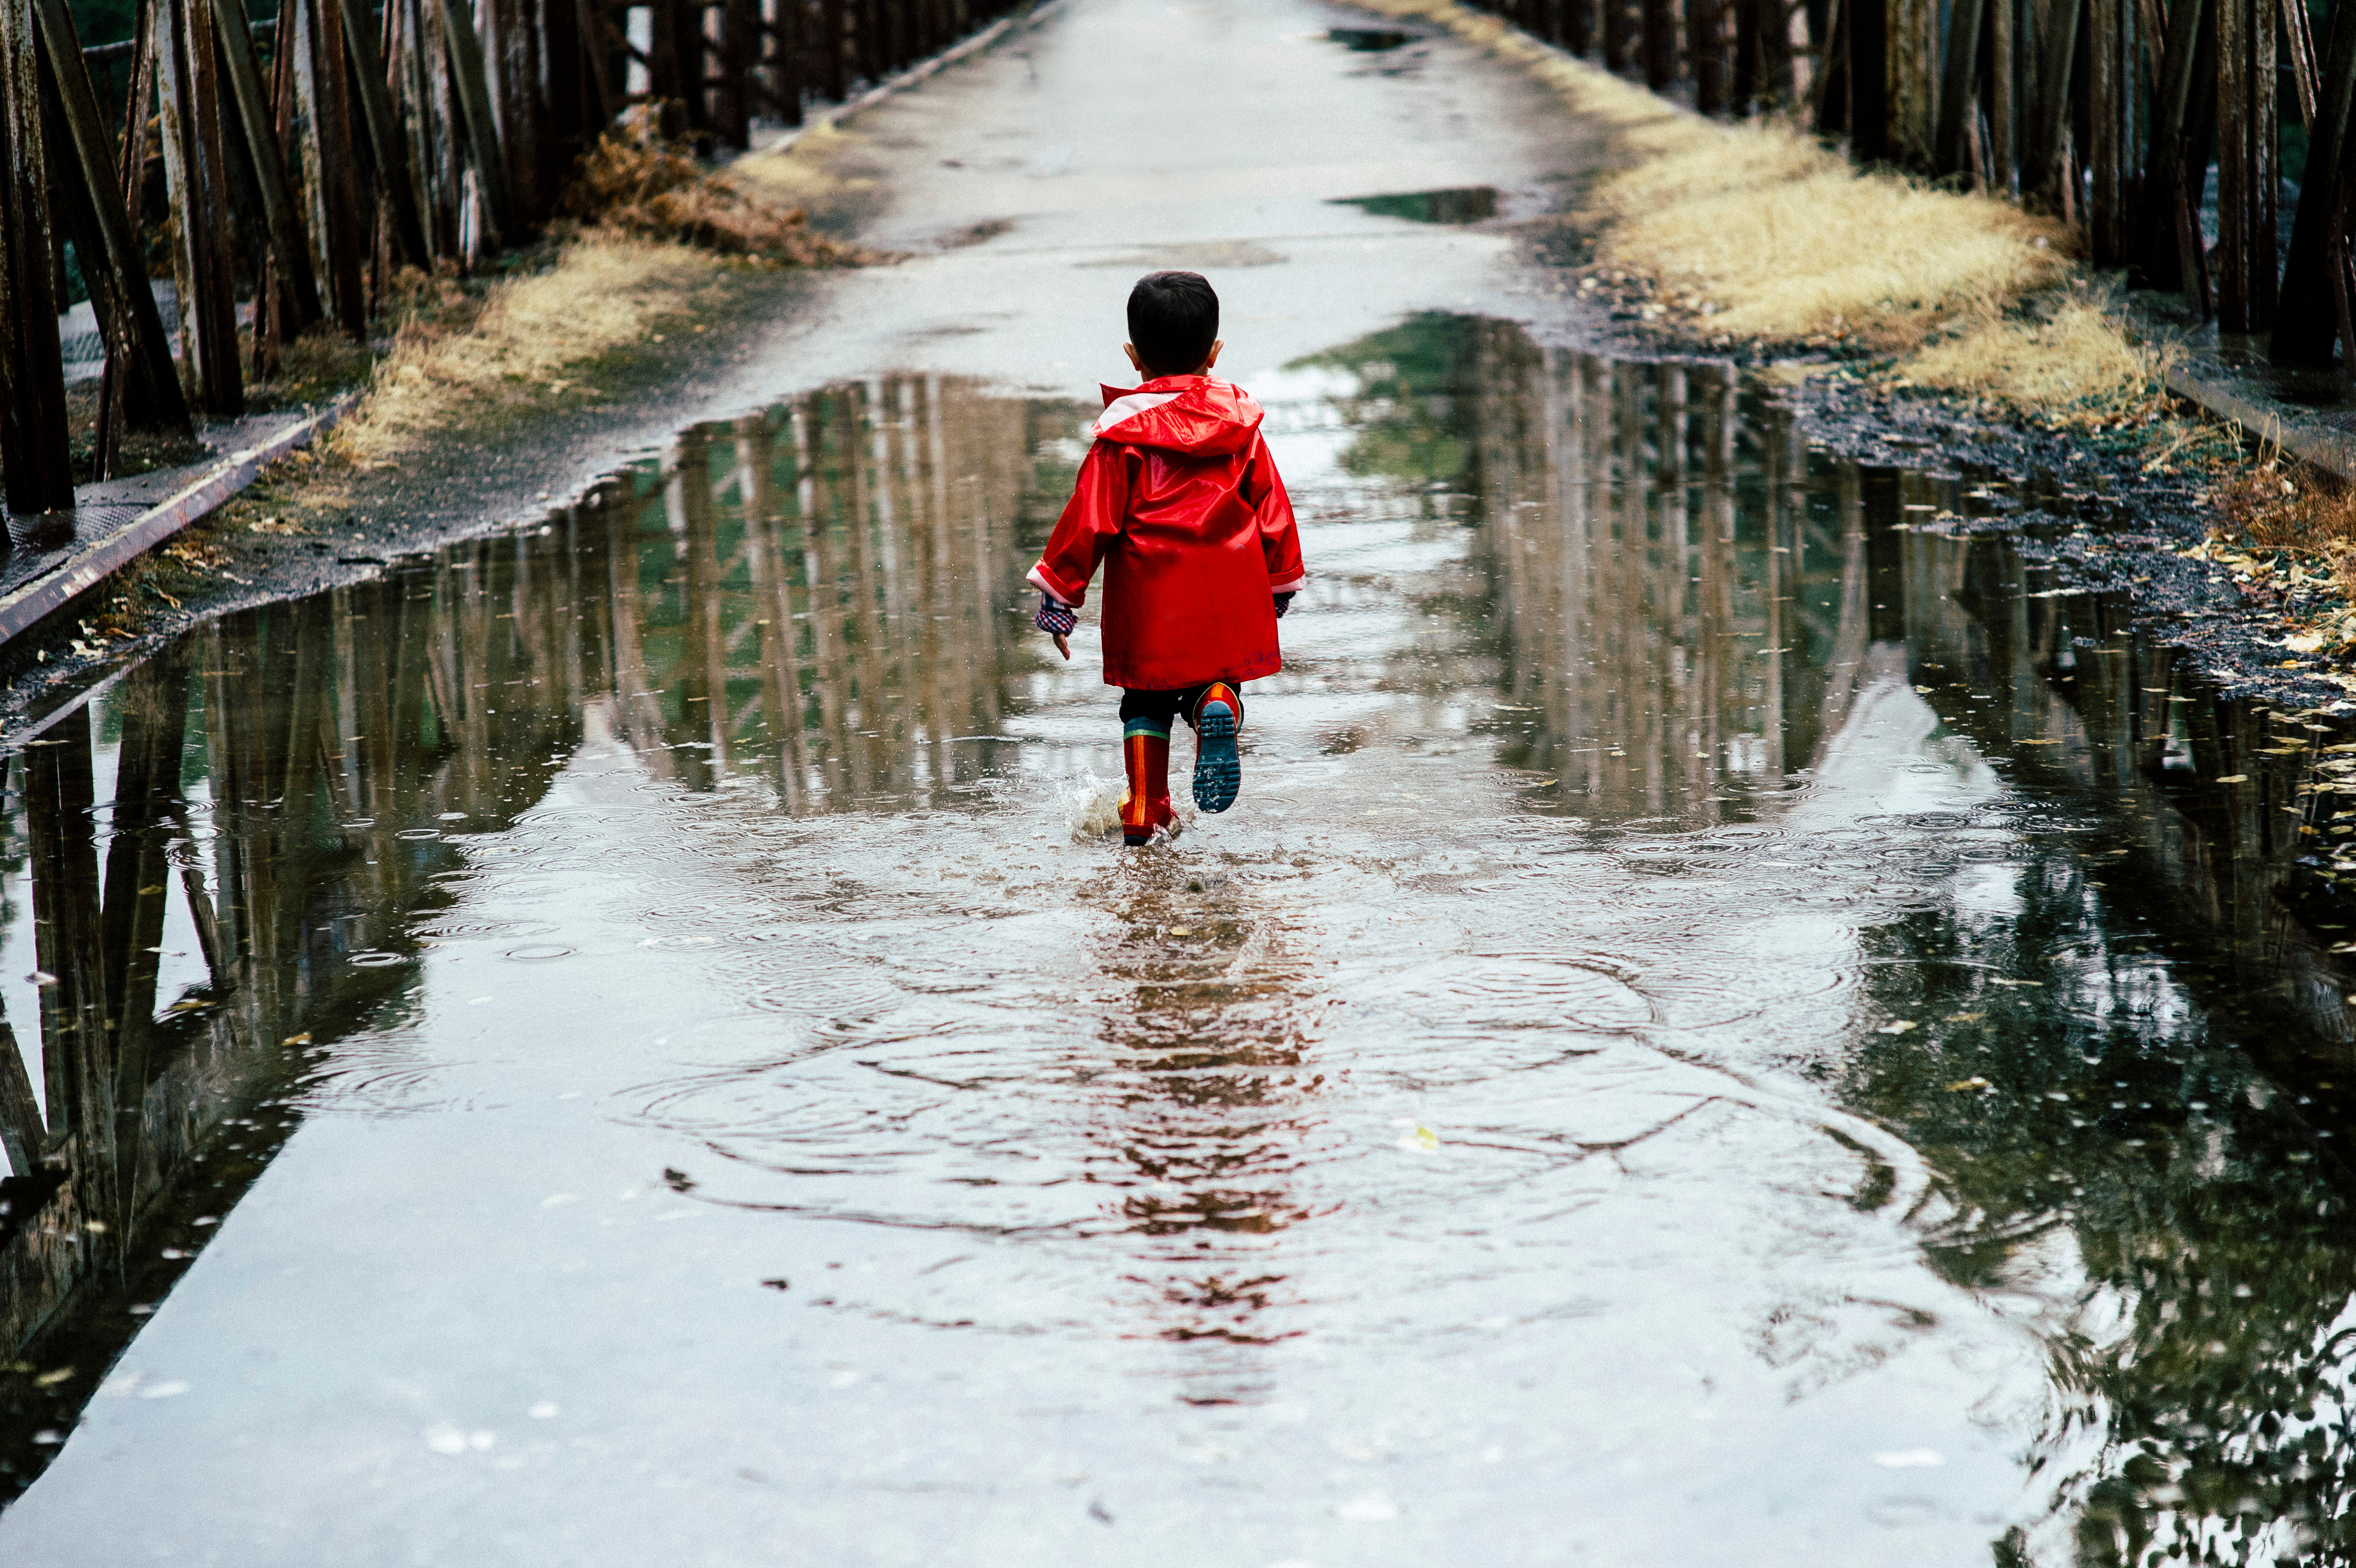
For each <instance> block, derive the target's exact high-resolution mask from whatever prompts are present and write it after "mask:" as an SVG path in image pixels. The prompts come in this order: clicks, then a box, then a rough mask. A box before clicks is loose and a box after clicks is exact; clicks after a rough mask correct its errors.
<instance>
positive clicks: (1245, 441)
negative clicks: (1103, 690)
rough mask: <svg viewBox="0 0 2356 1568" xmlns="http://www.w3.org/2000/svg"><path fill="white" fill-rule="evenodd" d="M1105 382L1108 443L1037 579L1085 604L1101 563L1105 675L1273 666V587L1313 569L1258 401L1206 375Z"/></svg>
mask: <svg viewBox="0 0 2356 1568" xmlns="http://www.w3.org/2000/svg"><path fill="white" fill-rule="evenodd" d="M1103 390H1104V398H1105V411H1104V413H1103V414H1102V416H1100V417H1099V418H1098V421H1097V422H1096V426H1095V428H1094V430H1093V431H1092V432H1091V433H1092V434H1094V435H1095V437H1096V444H1094V445H1093V446H1091V447H1089V448H1088V455H1087V460H1086V461H1084V462H1083V463H1082V464H1080V477H1079V483H1078V484H1076V485H1074V486H1073V488H1072V498H1071V500H1070V501H1069V502H1067V503H1066V505H1065V507H1064V515H1063V517H1061V518H1060V519H1058V520H1057V522H1056V524H1055V537H1054V538H1052V539H1049V540H1048V541H1047V549H1046V553H1045V554H1044V555H1042V556H1041V557H1040V558H1039V564H1038V565H1036V566H1034V567H1033V568H1032V569H1031V581H1033V582H1034V583H1036V584H1037V585H1038V586H1039V588H1040V589H1041V590H1042V591H1043V592H1046V593H1047V594H1049V595H1050V596H1052V597H1054V598H1055V599H1057V600H1059V601H1061V602H1062V603H1066V604H1068V605H1071V606H1073V607H1074V608H1077V607H1078V606H1079V605H1080V604H1082V603H1086V601H1087V595H1088V580H1089V579H1090V578H1092V577H1094V576H1095V575H1096V571H1097V567H1098V563H1099V562H1101V563H1102V564H1103V566H1104V569H1105V603H1104V677H1105V684H1106V685H1107V686H1122V687H1128V688H1130V689H1131V690H1136V691H1176V690H1179V689H1181V688H1184V687H1189V686H1198V685H1200V684H1202V683H1203V682H1205V681H1212V680H1228V681H1246V680H1257V679H1258V678H1259V677H1262V676H1268V675H1274V674H1275V673H1276V672H1277V671H1278V670H1280V669H1281V668H1283V667H1284V660H1283V657H1282V656H1280V654H1279V653H1278V651H1277V645H1276V606H1275V603H1274V602H1273V600H1272V598H1271V595H1273V594H1278V593H1290V592H1295V591H1297V590H1298V589H1299V588H1300V587H1301V581H1302V579H1303V578H1304V576H1305V575H1306V574H1305V572H1304V571H1303V570H1302V568H1301V538H1300V535H1299V534H1298V532H1297V531H1295V529H1294V528H1293V525H1292V501H1291V498H1290V496H1286V495H1285V493H1284V481H1283V480H1282V479H1280V478H1279V477H1278V476H1277V472H1276V461H1275V459H1273V458H1271V457H1270V456H1269V451H1268V443H1267V442H1265V441H1263V440H1261V439H1260V433H1259V421H1260V419H1261V417H1262V413H1261V410H1260V406H1259V405H1258V403H1256V402H1253V401H1252V400H1251V399H1250V398H1248V397H1247V396H1245V395H1244V392H1243V389H1241V388H1239V387H1237V386H1235V385H1234V384H1232V383H1230V382H1226V381H1217V380H1214V379H1211V378H1210V377H1208V376H1163V377H1162V378H1160V379H1156V380H1151V381H1148V382H1147V383H1145V385H1143V386H1142V387H1140V388H1138V389H1136V390H1135V391H1133V392H1129V391H1123V390H1121V389H1119V388H1117V387H1107V388H1105V389H1103Z"/></svg>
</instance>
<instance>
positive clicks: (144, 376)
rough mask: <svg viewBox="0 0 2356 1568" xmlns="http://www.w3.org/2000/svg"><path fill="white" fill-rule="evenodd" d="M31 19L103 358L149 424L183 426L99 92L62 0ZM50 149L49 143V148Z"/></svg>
mask: <svg viewBox="0 0 2356 1568" xmlns="http://www.w3.org/2000/svg"><path fill="white" fill-rule="evenodd" d="M33 8H34V19H35V21H36V23H37V26H38V27H39V28H40V33H41V43H42V47H43V48H44V50H45V51H46V52H47V55H48V66H49V70H50V75H51V80H52V84H53V86H54V88H55V91H56V100H55V102H56V108H57V110H58V112H59V119H60V121H61V122H62V123H63V126H64V129H65V132H66V137H67V141H68V142H69V144H70V146H71V149H72V154H73V156H72V159H71V162H70V165H68V166H65V167H60V168H59V170H58V174H59V178H58V179H57V180H56V182H55V183H56V184H57V185H58V186H59V187H61V188H62V189H63V191H64V192H65V194H66V197H67V200H68V203H69V206H70V208H72V209H73V211H72V215H73V216H74V217H75V218H77V219H80V221H79V222H77V223H75V224H74V228H75V229H76V233H75V236H74V250H75V252H76V254H77V256H78V257H79V259H80V263H81V270H82V275H83V277H84V278H86V279H87V280H88V281H89V283H90V284H91V304H92V306H93V308H94V309H95V311H96V312H97V315H98V316H99V325H100V327H101V329H102V331H103V333H104V335H105V337H106V352H107V357H108V358H109V359H110V360H111V361H112V362H114V363H116V364H117V365H119V366H120V367H121V368H122V369H123V371H125V372H127V373H128V374H129V375H130V376H131V377H132V378H133V379H134V380H135V381H136V382H137V383H138V387H139V396H138V397H137V398H135V399H134V400H133V403H134V406H135V407H137V408H138V409H140V410H141V411H142V413H143V415H144V416H145V422H146V423H148V424H149V425H150V426H151V427H154V428H162V429H169V430H178V431H183V432H185V431H187V430H188V429H189V428H190V426H189V421H188V405H187V399H186V398H185V397H184V396H183V395H182V394H181V391H180V379H179V373H178V371H177V370H176V369H174V368H173V366H172V348H171V344H170V342H169V340H167V339H166V336H164V316H163V313H162V312H160V311H158V310H157V309H156V308H155V291H154V290H153V289H151V288H149V287H148V284H147V268H146V265H145V262H144V261H143V260H142V259H141V257H140V254H139V247H138V244H137V242H136V241H135V240H134V239H133V238H132V232H131V218H130V214H129V212H128V210H127V209H126V208H124V206H123V200H122V196H121V185H120V182H119V179H118V176H117V175H116V172H115V158H114V148H113V146H112V140H111V138H109V136H108V135H107V133H106V125H105V123H104V122H103V121H102V120H101V119H100V118H99V112H98V95H97V93H96V92H95V91H92V90H91V81H90V73H89V71H88V70H86V69H83V66H82V59H81V48H80V39H78V38H77V37H75V36H74V25H73V18H72V17H71V16H70V15H69V14H68V13H67V11H66V8H65V5H64V3H63V0H34V6H33ZM52 156H53V157H54V156H55V149H52Z"/></svg>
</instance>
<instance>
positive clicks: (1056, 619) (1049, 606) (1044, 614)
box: [1031, 593, 1080, 659]
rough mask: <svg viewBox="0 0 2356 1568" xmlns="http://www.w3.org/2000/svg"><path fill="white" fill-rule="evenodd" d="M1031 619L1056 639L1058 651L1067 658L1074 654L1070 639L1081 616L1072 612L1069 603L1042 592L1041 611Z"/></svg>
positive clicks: (1040, 597) (1040, 599)
mask: <svg viewBox="0 0 2356 1568" xmlns="http://www.w3.org/2000/svg"><path fill="white" fill-rule="evenodd" d="M1031 621H1032V624H1033V625H1035V626H1037V627H1038V628H1039V629H1040V630H1041V631H1043V632H1044V633H1046V634H1047V635H1049V636H1051V637H1053V638H1055V651H1056V652H1057V653H1059V654H1061V655H1063V656H1065V657H1066V658H1067V659H1068V658H1070V657H1071V656H1072V645H1071V643H1070V641H1069V640H1068V639H1069V638H1070V636H1071V633H1072V628H1073V627H1075V626H1076V625H1078V624H1080V618H1079V617H1078V616H1076V615H1075V614H1073V613H1072V607H1071V606H1070V605H1069V604H1061V603H1056V602H1055V600H1054V599H1052V598H1050V597H1048V596H1047V595H1046V594H1044V593H1042V594H1041V595H1039V613H1037V614H1035V615H1033V616H1032V617H1031Z"/></svg>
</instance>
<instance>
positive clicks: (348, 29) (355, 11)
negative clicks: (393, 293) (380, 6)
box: [219, 0, 433, 266]
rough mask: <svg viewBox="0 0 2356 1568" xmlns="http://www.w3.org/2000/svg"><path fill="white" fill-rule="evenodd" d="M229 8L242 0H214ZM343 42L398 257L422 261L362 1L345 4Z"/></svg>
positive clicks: (419, 229)
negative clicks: (387, 209)
mask: <svg viewBox="0 0 2356 1568" xmlns="http://www.w3.org/2000/svg"><path fill="white" fill-rule="evenodd" d="M219 3H220V5H223V6H225V7H230V8H234V7H236V6H237V5H240V4H241V0H219ZM343 13H344V45H345V48H347V49H348V51H349V52H350V55H351V59H352V80H354V81H355V82H357V83H358V84H359V94H360V128H361V130H362V131H364V132H365V133H367V135H368V139H369V156H370V157H371V158H372V159H373V160H374V161H375V164H376V183H377V194H378V195H379V197H380V198H381V199H382V200H383V201H384V203H385V205H386V207H387V208H389V209H390V210H391V214H392V224H393V238H394V239H395V240H397V241H398V242H399V245H400V251H401V254H402V257H403V258H404V259H406V260H408V261H415V262H417V263H418V264H419V265H421V266H423V265H424V264H425V263H426V262H428V261H431V260H432V259H433V252H432V251H429V250H427V249H426V246H425V224H424V221H423V219H421V218H419V216H418V212H417V187H416V186H415V184H414V183H413V182H412V180H411V178H410V174H409V145H408V143H407V142H406V141H405V140H403V138H402V134H401V121H400V118H399V116H397V115H395V114H394V113H393V112H392V98H391V94H389V93H388V92H387V91H385V85H384V76H383V69H384V49H383V47H382V45H381V44H380V42H379V37H378V33H377V30H376V13H375V12H374V11H372V10H370V9H369V6H368V5H367V4H366V0H360V3H359V4H354V5H345V6H344V7H343Z"/></svg>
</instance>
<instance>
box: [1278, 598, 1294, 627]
mask: <svg viewBox="0 0 2356 1568" xmlns="http://www.w3.org/2000/svg"><path fill="white" fill-rule="evenodd" d="M1291 608H1292V595H1291V594H1290V593H1280V594H1278V595H1276V618H1277V619H1278V620H1280V621H1281V620H1283V619H1284V613H1285V612H1286V611H1287V610H1290V609H1291Z"/></svg>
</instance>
